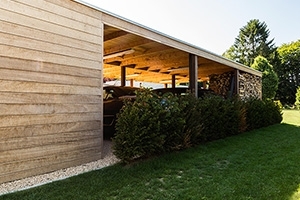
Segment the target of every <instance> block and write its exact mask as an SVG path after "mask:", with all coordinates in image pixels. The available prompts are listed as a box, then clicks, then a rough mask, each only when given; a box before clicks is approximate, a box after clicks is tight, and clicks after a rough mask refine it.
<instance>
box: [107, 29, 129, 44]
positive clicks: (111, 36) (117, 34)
mask: <svg viewBox="0 0 300 200" xmlns="http://www.w3.org/2000/svg"><path fill="white" fill-rule="evenodd" d="M127 34H129V33H128V32H126V31H117V32H113V33H110V34H105V35H104V42H107V41H109V40H113V39H116V38H118V37H122V36H124V35H127Z"/></svg>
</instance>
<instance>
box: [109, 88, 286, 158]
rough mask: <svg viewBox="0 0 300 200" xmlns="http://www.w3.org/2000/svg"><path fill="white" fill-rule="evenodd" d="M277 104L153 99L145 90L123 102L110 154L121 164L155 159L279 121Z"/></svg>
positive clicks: (167, 96) (209, 98)
mask: <svg viewBox="0 0 300 200" xmlns="http://www.w3.org/2000/svg"><path fill="white" fill-rule="evenodd" d="M281 120H282V114H281V109H280V107H279V104H278V103H274V102H273V101H270V100H266V101H262V100H260V99H255V98H251V99H248V100H247V101H240V100H238V99H224V98H222V97H219V96H206V97H204V98H202V99H196V98H195V97H194V96H193V95H191V94H189V95H186V96H181V97H178V96H175V95H173V94H171V93H167V94H164V95H162V96H159V95H157V94H155V93H152V92H151V91H150V90H149V89H143V90H140V91H138V92H137V96H136V100H135V101H134V102H131V101H127V102H125V105H124V107H123V108H122V110H121V112H120V114H119V116H118V120H117V123H116V136H115V137H114V138H113V144H114V145H113V151H114V154H115V155H116V157H117V158H119V159H121V160H122V161H123V162H126V163H128V162H131V161H133V160H135V159H138V158H146V157H149V156H154V155H159V154H161V153H164V152H169V151H174V150H180V149H184V148H188V147H190V146H193V145H196V144H199V143H204V142H207V141H212V140H216V139H221V138H225V137H228V136H231V135H236V134H239V133H242V132H244V131H246V130H252V129H257V128H261V127H264V126H269V125H272V124H275V123H280V122H281Z"/></svg>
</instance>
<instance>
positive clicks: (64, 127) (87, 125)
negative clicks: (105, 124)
mask: <svg viewBox="0 0 300 200" xmlns="http://www.w3.org/2000/svg"><path fill="white" fill-rule="evenodd" d="M101 128H102V123H101V122H100V121H82V122H68V123H57V124H48V123H47V124H40V125H28V126H18V127H4V128H0V140H4V139H8V138H24V137H31V136H43V135H48V134H50V135H51V134H62V133H68V132H80V131H94V130H97V131H100V133H101Z"/></svg>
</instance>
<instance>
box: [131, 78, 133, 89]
mask: <svg viewBox="0 0 300 200" xmlns="http://www.w3.org/2000/svg"><path fill="white" fill-rule="evenodd" d="M130 87H133V79H130Z"/></svg>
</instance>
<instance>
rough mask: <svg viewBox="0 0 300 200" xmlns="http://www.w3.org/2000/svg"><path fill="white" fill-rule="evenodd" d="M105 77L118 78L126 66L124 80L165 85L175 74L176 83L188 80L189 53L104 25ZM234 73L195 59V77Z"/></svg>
mask: <svg viewBox="0 0 300 200" xmlns="http://www.w3.org/2000/svg"><path fill="white" fill-rule="evenodd" d="M103 62H104V72H103V75H104V77H107V78H114V79H120V77H121V67H122V66H125V67H126V79H127V80H129V79H133V80H136V81H145V82H154V83H163V82H165V83H167V82H171V78H172V75H175V79H176V82H177V83H180V82H188V81H189V70H188V66H189V53H187V52H185V51H182V50H179V49H175V48H172V47H169V46H166V45H164V44H162V43H159V42H155V41H152V40H150V39H147V38H143V37H140V36H138V35H135V34H132V33H128V32H125V31H123V30H120V29H117V28H113V27H111V26H107V25H105V27H104V61H103ZM231 70H234V69H233V68H231V67H228V66H226V65H224V64H221V63H218V62H216V61H211V60H208V59H206V58H202V57H200V56H199V57H198V78H199V79H200V80H207V79H208V76H209V75H211V74H221V73H224V72H227V71H231Z"/></svg>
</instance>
